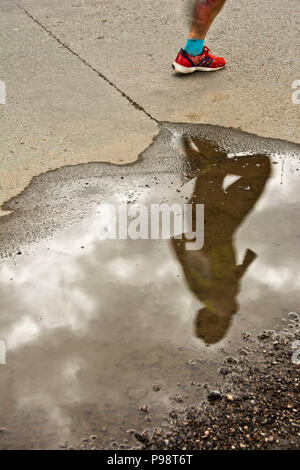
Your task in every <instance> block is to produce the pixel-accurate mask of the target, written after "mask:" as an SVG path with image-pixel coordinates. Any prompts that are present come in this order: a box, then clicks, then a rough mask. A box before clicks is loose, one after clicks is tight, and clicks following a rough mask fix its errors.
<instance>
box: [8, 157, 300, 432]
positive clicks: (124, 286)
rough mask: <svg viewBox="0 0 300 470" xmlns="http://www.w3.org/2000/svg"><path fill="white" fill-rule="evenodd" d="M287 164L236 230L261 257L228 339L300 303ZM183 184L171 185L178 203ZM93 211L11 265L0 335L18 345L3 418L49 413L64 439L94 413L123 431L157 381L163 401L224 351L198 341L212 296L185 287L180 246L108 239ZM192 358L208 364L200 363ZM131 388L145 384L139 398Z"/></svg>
mask: <svg viewBox="0 0 300 470" xmlns="http://www.w3.org/2000/svg"><path fill="white" fill-rule="evenodd" d="M280 171H281V169H280V166H279V165H275V168H274V175H273V178H272V179H270V180H269V182H268V184H267V186H266V191H265V192H264V193H263V195H262V197H261V199H260V200H259V201H258V204H257V206H256V207H255V210H254V211H253V212H252V213H251V214H250V215H249V217H248V218H247V219H246V220H245V222H244V223H243V224H242V225H241V227H239V229H238V231H237V234H236V246H237V251H238V259H239V260H242V259H243V257H244V254H245V251H246V250H247V249H249V248H250V249H251V250H253V251H255V253H257V255H258V257H257V258H256V259H255V261H254V262H253V263H252V265H251V266H250V267H249V270H248V271H247V272H246V274H245V276H244V278H243V281H242V288H241V292H240V295H239V303H240V305H241V309H240V314H239V315H237V317H236V318H235V319H234V324H233V327H232V329H231V330H230V332H229V336H228V339H229V341H230V340H231V339H232V338H234V339H235V338H238V337H240V334H241V331H242V330H243V329H244V328H248V327H249V326H253V327H255V326H257V324H258V323H259V322H260V323H261V324H262V325H267V324H268V322H270V323H272V322H273V319H274V317H276V316H277V312H278V310H281V308H282V305H284V306H285V307H286V308H289V307H291V309H295V308H296V307H295V306H294V307H293V305H294V304H295V302H296V299H298V291H299V289H298V287H299V270H298V265H299V242H298V241H299V238H297V237H296V234H297V233H299V226H298V227H297V224H298V219H299V217H297V214H298V210H299V201H300V195H299V193H298V190H297V181H298V178H297V176H298V175H290V174H289V173H288V174H286V175H285V179H284V181H283V184H282V185H280V181H281V179H280V174H281V173H280ZM176 183H178V181H176V182H175V184H174V186H173V188H174V189H173V190H170V191H169V193H167V196H168V194H170V199H173V200H174V194H175V192H176V188H177V187H179V185H178V184H176ZM186 188H188V189H187V193H185V194H186V195H187V196H190V195H191V194H192V192H193V190H194V183H193V185H191V184H190V182H189V183H187V185H185V187H184V188H183V189H182V193H184V190H185V189H186ZM156 191H157V192H159V187H158V188H156ZM292 202H295V204H294V205H293V204H291V203H292ZM94 219H95V212H93V213H92V214H91V215H90V217H87V218H86V219H85V220H83V221H82V222H81V223H80V224H78V225H77V226H74V227H72V228H71V229H70V230H67V231H65V232H64V233H63V234H61V235H59V236H56V237H55V238H54V239H53V240H52V241H48V242H47V243H46V244H44V245H45V246H44V247H43V246H42V245H41V246H40V248H39V249H38V251H36V253H34V254H32V255H30V256H28V257H27V256H24V257H20V258H17V259H16V260H15V261H9V262H6V263H4V264H3V265H2V268H1V272H0V281H1V285H2V288H1V311H2V312H3V314H2V317H1V322H2V325H3V327H1V336H2V337H4V339H5V338H7V342H8V346H9V347H8V361H9V362H8V365H7V366H6V368H5V369H4V368H3V374H7V379H6V380H7V387H6V391H1V398H2V395H3V394H4V393H6V394H7V396H8V398H7V401H5V403H6V404H7V406H6V408H7V409H6V410H5V413H4V415H3V416H4V418H6V419H7V420H8V422H9V421H11V423H12V425H13V424H14V423H15V421H13V420H12V419H11V417H12V416H13V415H14V413H15V408H17V409H18V412H19V413H21V411H22V410H23V411H25V410H26V412H28V416H29V415H30V416H31V418H30V417H29V418H28V416H27V415H26V416H27V417H25V418H24V422H30V420H31V421H34V419H36V418H35V417H36V416H37V415H38V414H39V413H42V412H43V413H42V416H43V422H41V423H40V424H37V425H36V435H37V436H38V437H37V439H39V438H40V435H44V436H48V435H49V433H52V434H55V433H56V432H57V431H58V430H59V434H60V438H61V436H62V435H64V436H65V438H68V437H69V435H70V433H71V429H72V433H75V435H76V430H75V431H74V420H76V419H77V420H78V421H82V422H83V423H86V422H87V421H88V420H89V419H92V418H90V415H88V414H87V411H86V410H91V409H92V410H93V417H95V418H96V417H97V419H98V422H101V425H104V426H106V425H107V423H108V424H109V425H110V426H111V427H112V428H113V429H115V430H118V427H119V425H120V423H121V422H122V423H123V421H122V420H123V419H124V420H125V421H126V416H127V417H128V416H129V415H130V413H131V414H132V416H133V410H136V409H137V404H140V401H141V400H142V401H143V402H144V401H145V402H146V401H147V402H151V400H152V399H153V397H152V395H151V390H152V389H151V384H152V383H155V382H157V381H159V382H160V383H162V385H163V387H162V393H161V395H160V397H157V395H156V396H155V400H156V402H155V407H156V409H159V407H160V406H161V404H162V403H164V402H165V401H166V400H168V397H166V395H164V393H163V390H164V385H165V387H166V389H167V387H168V390H170V389H171V388H172V385H174V387H176V382H177V381H178V377H180V378H181V379H183V380H186V381H187V380H188V379H193V380H194V379H195V380H196V381H199V382H202V381H203V380H206V377H207V376H208V375H209V373H210V371H209V369H211V370H214V369H215V367H211V364H210V363H209V360H210V359H215V358H216V357H218V352H217V348H215V349H214V348H209V349H208V350H207V349H206V348H204V347H203V346H202V344H201V343H200V342H199V341H198V340H197V339H195V338H194V337H193V320H194V316H195V313H196V312H197V310H198V309H199V308H200V307H201V305H202V304H201V302H200V301H199V300H198V299H196V298H195V296H194V295H193V294H192V293H191V292H190V291H189V290H188V289H187V288H186V284H185V280H184V276H183V272H182V269H181V265H180V263H179V262H178V261H177V260H176V259H175V258H174V257H173V253H172V250H171V246H170V245H171V244H170V243H169V242H168V241H130V240H128V241H127V240H124V241H117V242H115V241H99V240H97V236H96V231H95V224H94V222H93V221H94ZM274 227H276V230H274ZM297 230H298V232H297ZM82 246H84V248H81V247H82ZM48 248H49V249H48ZM179 276H180V277H179ZM11 278H12V279H13V280H12V281H10V279H11ZM1 339H2V338H1ZM223 344H224V343H223ZM225 345H226V347H227V346H228V343H227V340H225ZM191 358H198V359H205V360H206V361H207V362H206V364H208V365H207V366H205V365H203V367H202V365H201V367H200V366H199V367H200V369H197V368H195V369H192V368H190V369H189V368H187V367H186V366H185V364H186V362H188V360H189V359H191ZM129 389H130V390H137V397H138V398H135V397H134V398H132V397H131V395H130V394H129V392H128V390H129ZM149 390H150V392H149ZM130 393H131V392H130ZM139 397H142V398H139ZM167 404H168V405H169V402H168V401H167ZM74 410H75V411H76V413H75V411H74ZM18 416H21V415H18ZM76 416H77V418H76ZM132 416H131V419H132ZM93 419H94V418H93ZM26 420H27V421H26ZM41 421H42V420H41ZM45 423H47V424H46V425H45ZM123 424H124V423H123ZM127 424H128V421H127ZM125 425H126V424H125ZM30 432H31V430H29V433H30ZM80 432H81V428H80ZM72 433H71V434H72ZM72 435H74V434H72ZM81 437H82V434H81ZM53 439H54V438H53Z"/></svg>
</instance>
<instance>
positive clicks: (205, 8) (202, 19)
mask: <svg viewBox="0 0 300 470" xmlns="http://www.w3.org/2000/svg"><path fill="white" fill-rule="evenodd" d="M225 1H226V0H196V1H195V6H194V19H193V22H192V26H191V30H190V32H189V36H188V37H189V39H205V36H206V34H207V32H208V30H209V28H210V26H211V24H212V22H213V21H214V19H215V17H216V16H217V14H218V13H219V11H220V10H221V9H222V7H223V5H224V3H225Z"/></svg>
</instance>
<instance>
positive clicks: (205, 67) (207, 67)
mask: <svg viewBox="0 0 300 470" xmlns="http://www.w3.org/2000/svg"><path fill="white" fill-rule="evenodd" d="M224 3H225V0H196V1H195V6H194V19H193V22H192V26H191V30H190V33H189V37H188V40H187V42H186V44H185V46H184V49H181V50H180V51H179V53H178V55H177V57H176V59H175V61H174V62H173V66H174V68H175V70H176V72H179V73H192V72H196V71H197V70H200V71H204V72H210V71H215V70H220V69H221V68H223V67H224V66H225V60H224V59H223V57H216V56H215V55H214V54H212V53H211V51H210V49H209V48H208V47H206V46H204V39H205V36H206V34H207V32H208V30H209V28H210V26H211V24H212V22H213V20H214V19H215V17H216V16H217V14H218V13H219V11H220V10H221V8H222V7H223V5H224Z"/></svg>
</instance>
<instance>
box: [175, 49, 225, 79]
mask: <svg viewBox="0 0 300 470" xmlns="http://www.w3.org/2000/svg"><path fill="white" fill-rule="evenodd" d="M225 63H226V62H225V59H223V57H216V56H215V55H213V54H212V52H211V50H210V49H209V48H208V47H206V46H204V47H203V51H202V52H201V54H200V55H196V56H191V55H188V54H187V53H186V52H185V51H184V50H183V49H180V51H179V52H178V54H177V57H176V59H175V60H174V62H173V68H174V69H175V71H176V72H179V73H193V72H196V71H197V70H199V71H201V72H214V71H215V70H220V69H222V68H223V67H225Z"/></svg>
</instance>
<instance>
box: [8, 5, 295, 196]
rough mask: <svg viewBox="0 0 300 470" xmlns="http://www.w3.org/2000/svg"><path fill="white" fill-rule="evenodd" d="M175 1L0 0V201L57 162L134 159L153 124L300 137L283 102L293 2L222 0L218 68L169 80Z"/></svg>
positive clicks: (177, 34)
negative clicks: (1, 57) (2, 94)
mask: <svg viewBox="0 0 300 470" xmlns="http://www.w3.org/2000/svg"><path fill="white" fill-rule="evenodd" d="M185 4H186V2H180V1H178V0H168V1H164V2H162V1H158V0H156V1H153V2H151V3H149V2H148V3H145V2H144V1H141V0H128V1H127V2H126V4H123V3H119V2H118V1H117V0H112V1H110V2H105V1H104V0H85V1H82V2H76V1H75V0H65V1H64V2H60V1H59V0H49V1H47V2H45V1H42V0H21V1H20V2H17V1H15V0H10V1H8V0H1V4H0V5H1V10H2V14H1V16H2V23H3V27H2V35H3V43H4V44H5V47H4V54H5V55H6V58H5V61H4V64H5V67H4V69H5V70H3V71H2V72H1V74H2V75H1V79H2V80H4V81H5V82H6V85H7V90H8V91H7V93H8V96H7V105H6V106H4V107H2V115H3V118H4V124H3V126H2V127H3V128H4V134H5V135H6V141H5V143H3V144H2V145H3V149H2V150H3V151H2V156H1V163H2V164H3V168H4V171H3V172H2V177H1V178H2V181H1V197H0V200H1V202H2V203H3V202H4V201H5V200H8V199H9V198H11V197H12V196H14V195H16V194H18V193H19V192H20V191H22V190H23V189H24V188H25V187H26V186H27V185H28V184H29V183H30V181H31V179H32V177H33V176H36V175H38V174H40V173H43V172H45V171H48V170H51V169H54V168H57V167H61V166H65V165H74V164H78V163H82V162H83V163H84V162H90V161H110V162H114V163H121V164H122V163H126V162H129V161H134V160H135V159H137V157H138V155H139V154H140V153H141V152H142V151H143V150H144V149H145V148H147V147H148V146H149V145H150V143H151V142H152V139H153V137H154V136H155V135H156V134H157V133H158V125H157V123H156V122H155V120H156V121H169V122H188V123H210V124H217V125H221V126H225V127H234V128H239V129H242V130H245V131H247V132H251V133H254V134H258V135H261V136H264V137H272V138H279V139H284V140H288V141H291V142H297V143H299V142H300V136H299V127H300V118H299V110H300V107H299V106H296V105H293V104H292V101H291V96H292V82H293V81H294V80H296V79H299V78H300V70H299V69H300V67H299V59H298V55H297V54H298V46H299V44H298V42H299V39H298V38H299V34H298V32H299V21H298V20H297V18H299V2H298V0H289V1H287V0H284V1H283V0H274V1H272V9H270V2H264V3H262V2H261V1H259V0H253V1H252V2H251V3H249V2H248V1H247V0H228V2H227V4H226V7H225V9H224V10H223V11H222V12H221V14H220V15H219V17H218V18H217V20H216V22H215V24H214V25H213V28H212V30H211V32H210V33H209V37H208V39H207V44H208V45H209V46H210V47H212V49H213V50H215V51H218V52H220V53H222V54H224V55H225V56H226V58H227V61H228V66H227V68H226V70H223V71H221V72H219V73H216V74H199V73H198V74H195V75H192V76H188V77H178V76H176V75H174V74H173V72H172V70H171V68H170V64H171V61H172V60H173V58H174V56H175V54H176V52H177V50H178V48H179V47H180V46H181V45H183V43H184V39H185V37H186V31H187V22H186V20H185V18H184V17H183V16H182V12H183V8H184V5H185ZM297 12H298V13H297ZM139 107H141V108H143V109H144V111H143V109H140V108H139Z"/></svg>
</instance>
